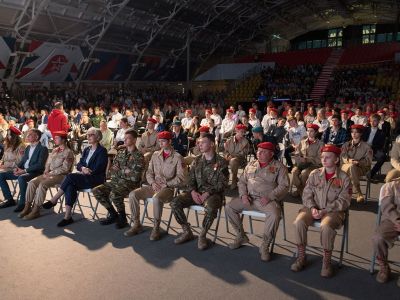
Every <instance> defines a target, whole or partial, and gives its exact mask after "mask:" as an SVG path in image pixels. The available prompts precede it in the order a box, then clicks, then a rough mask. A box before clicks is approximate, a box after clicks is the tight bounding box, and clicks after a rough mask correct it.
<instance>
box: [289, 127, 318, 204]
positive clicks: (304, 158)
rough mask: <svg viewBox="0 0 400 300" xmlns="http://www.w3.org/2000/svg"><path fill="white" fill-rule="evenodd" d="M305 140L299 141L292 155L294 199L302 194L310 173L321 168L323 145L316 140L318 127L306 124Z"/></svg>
mask: <svg viewBox="0 0 400 300" xmlns="http://www.w3.org/2000/svg"><path fill="white" fill-rule="evenodd" d="M306 127H307V138H305V139H303V140H301V142H300V144H299V147H298V148H297V151H296V152H295V154H294V159H295V167H294V168H293V170H292V175H293V179H292V184H293V185H294V186H295V187H296V190H295V191H294V192H293V193H292V195H293V196H294V197H299V196H301V195H302V194H303V189H304V186H305V185H306V181H307V179H308V176H309V175H310V173H311V171H312V170H314V169H317V168H319V167H321V149H322V147H323V146H324V144H323V143H322V142H321V141H320V140H318V139H317V138H316V136H317V134H318V129H319V126H318V125H316V124H310V123H309V124H307V125H306Z"/></svg>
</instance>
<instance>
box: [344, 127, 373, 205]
mask: <svg viewBox="0 0 400 300" xmlns="http://www.w3.org/2000/svg"><path fill="white" fill-rule="evenodd" d="M363 130H364V126H363V125H357V124H354V125H352V126H351V137H352V140H351V141H349V142H346V143H344V145H343V147H342V155H341V161H342V166H341V169H342V171H343V172H345V173H347V175H349V176H350V179H351V182H352V183H353V192H355V193H356V194H357V198H356V199H357V202H359V203H360V202H364V200H365V198H364V195H363V193H361V188H360V177H361V176H364V175H366V174H367V172H368V171H370V170H371V163H372V149H371V147H370V146H369V145H368V144H367V143H366V142H363V141H362V140H361V136H362V133H363Z"/></svg>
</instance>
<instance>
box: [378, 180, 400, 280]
mask: <svg viewBox="0 0 400 300" xmlns="http://www.w3.org/2000/svg"><path fill="white" fill-rule="evenodd" d="M379 198H380V199H379V201H380V203H381V204H380V205H381V211H382V218H381V222H380V224H379V225H378V226H377V228H376V230H375V234H374V235H373V237H372V243H373V247H374V253H375V255H376V259H377V262H378V264H379V266H380V270H379V272H378V275H377V276H376V280H377V281H378V282H380V283H385V282H387V281H389V278H390V268H389V265H388V248H391V247H393V242H394V241H395V240H396V239H397V237H398V236H399V235H400V180H399V179H396V180H394V181H392V182H389V183H386V184H384V185H383V186H382V188H381V193H380V196H379ZM397 285H398V286H400V279H399V280H398V284H397Z"/></svg>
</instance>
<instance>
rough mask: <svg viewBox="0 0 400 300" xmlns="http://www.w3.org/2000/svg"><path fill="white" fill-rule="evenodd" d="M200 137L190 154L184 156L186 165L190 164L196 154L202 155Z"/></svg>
mask: <svg viewBox="0 0 400 300" xmlns="http://www.w3.org/2000/svg"><path fill="white" fill-rule="evenodd" d="M198 144H199V138H198V139H196V145H195V146H194V147H193V148H192V149H190V154H189V155H188V156H186V157H184V158H183V161H184V162H185V165H187V166H190V165H191V164H192V162H193V161H194V159H195V158H196V156H199V155H201V152H200V148H199V145H198Z"/></svg>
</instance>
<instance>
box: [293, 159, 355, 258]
mask: <svg viewBox="0 0 400 300" xmlns="http://www.w3.org/2000/svg"><path fill="white" fill-rule="evenodd" d="M350 202H351V182H350V178H349V176H348V175H347V174H346V173H344V172H343V171H341V170H340V169H337V170H336V173H335V175H334V176H333V177H332V178H331V179H329V180H326V178H325V168H323V167H322V168H319V169H316V170H314V171H312V172H311V174H310V177H309V178H308V180H307V183H306V186H305V187H304V191H303V208H302V209H301V210H300V211H299V214H298V215H297V218H296V220H295V221H294V226H295V240H296V244H297V245H302V246H306V245H307V230H308V226H310V225H312V223H313V222H314V219H313V217H312V215H311V208H313V207H315V208H316V209H318V210H321V209H325V210H326V212H327V213H326V215H325V216H324V217H323V218H322V220H321V245H322V247H323V248H324V250H328V251H332V250H333V246H334V242H335V236H336V230H337V229H339V228H340V227H342V225H343V221H344V218H345V212H346V211H347V210H348V208H349V206H350Z"/></svg>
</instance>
